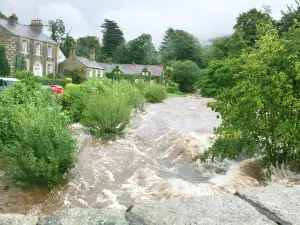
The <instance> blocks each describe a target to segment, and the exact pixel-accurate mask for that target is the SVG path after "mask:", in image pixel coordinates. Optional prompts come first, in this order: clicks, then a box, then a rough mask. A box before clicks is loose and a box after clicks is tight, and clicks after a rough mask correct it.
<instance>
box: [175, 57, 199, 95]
mask: <svg viewBox="0 0 300 225" xmlns="http://www.w3.org/2000/svg"><path fill="white" fill-rule="evenodd" d="M172 67H173V70H174V71H173V73H172V74H171V76H172V80H173V81H175V82H176V83H178V84H179V89H180V91H182V92H193V91H194V90H195V89H194V84H195V83H196V82H197V81H198V79H199V74H200V69H199V67H198V66H197V64H196V63H194V62H192V61H190V60H186V61H183V62H181V61H177V62H174V63H173V64H172Z"/></svg>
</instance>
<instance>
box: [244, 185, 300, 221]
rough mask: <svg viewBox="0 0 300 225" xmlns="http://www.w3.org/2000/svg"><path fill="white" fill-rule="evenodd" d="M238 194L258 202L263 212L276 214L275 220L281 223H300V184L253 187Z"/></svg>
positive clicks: (255, 202)
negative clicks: (293, 185) (289, 186)
mask: <svg viewBox="0 0 300 225" xmlns="http://www.w3.org/2000/svg"><path fill="white" fill-rule="evenodd" d="M238 194H239V195H240V196H241V197H242V198H243V199H245V200H248V201H249V202H250V203H252V204H253V203H254V204H257V206H258V207H260V208H261V210H262V213H264V214H269V215H270V216H271V217H272V216H273V217H274V216H275V218H274V219H273V220H274V221H276V220H278V221H277V222H279V223H280V224H300V186H295V187H291V188H288V187H278V186H277V187H276V186H268V187H263V188H251V189H245V190H242V191H240V192H239V193H238ZM276 217H277V218H276Z"/></svg>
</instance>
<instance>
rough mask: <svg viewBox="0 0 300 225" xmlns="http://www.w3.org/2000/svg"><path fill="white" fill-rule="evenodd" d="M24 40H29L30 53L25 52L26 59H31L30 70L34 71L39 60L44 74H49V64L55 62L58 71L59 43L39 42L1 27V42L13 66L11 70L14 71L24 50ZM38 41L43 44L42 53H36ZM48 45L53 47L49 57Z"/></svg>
mask: <svg viewBox="0 0 300 225" xmlns="http://www.w3.org/2000/svg"><path fill="white" fill-rule="evenodd" d="M22 40H26V41H28V54H25V58H26V60H29V71H31V72H34V71H33V65H34V63H35V62H37V61H39V62H40V63H41V64H42V67H43V74H42V75H43V76H45V75H47V68H48V64H53V69H54V72H57V64H58V63H57V58H58V45H54V44H50V43H45V42H39V41H35V40H31V39H27V38H23V37H17V36H13V35H11V33H9V32H8V31H7V30H5V29H3V28H2V27H0V44H3V45H4V47H5V50H6V55H7V57H8V62H9V64H10V66H11V72H12V73H13V72H14V61H15V57H16V55H17V54H19V53H21V52H22V45H21V43H22ZM36 43H40V44H41V55H40V56H37V55H36ZM48 46H52V47H53V52H52V53H53V54H52V57H48Z"/></svg>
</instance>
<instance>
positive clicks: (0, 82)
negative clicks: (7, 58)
mask: <svg viewBox="0 0 300 225" xmlns="http://www.w3.org/2000/svg"><path fill="white" fill-rule="evenodd" d="M16 82H20V80H18V79H16V78H8V77H0V90H1V89H4V88H6V87H12V86H13V84H14V83H16Z"/></svg>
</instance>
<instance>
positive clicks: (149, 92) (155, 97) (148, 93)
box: [144, 84, 167, 103]
mask: <svg viewBox="0 0 300 225" xmlns="http://www.w3.org/2000/svg"><path fill="white" fill-rule="evenodd" d="M144 96H145V98H146V100H147V101H148V102H151V103H157V102H162V101H163V100H164V99H165V98H166V97H167V91H166V88H165V87H164V86H163V85H159V84H151V85H149V86H147V87H146V88H145V89H144Z"/></svg>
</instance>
